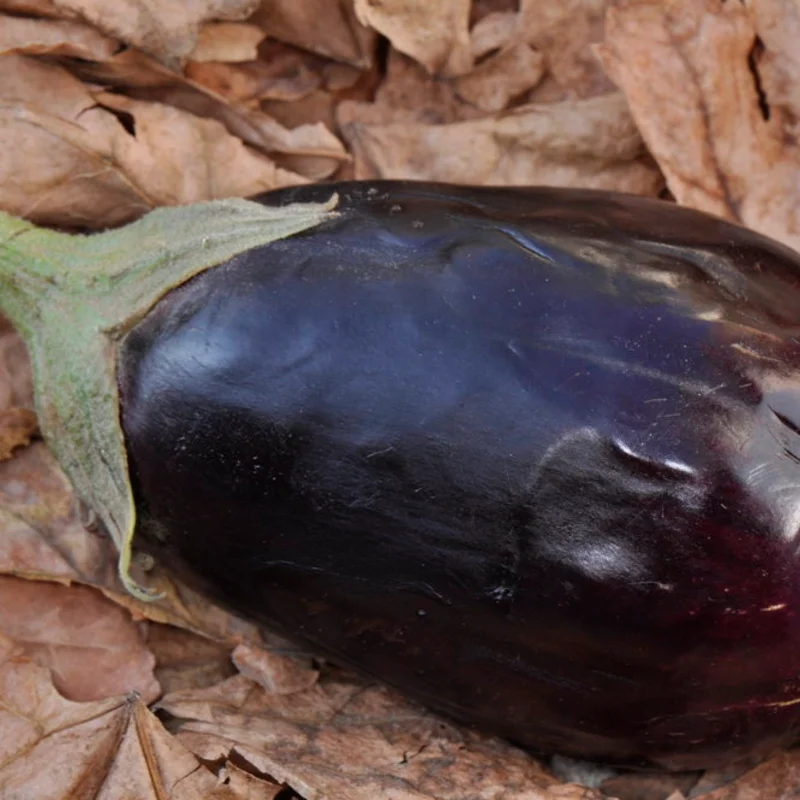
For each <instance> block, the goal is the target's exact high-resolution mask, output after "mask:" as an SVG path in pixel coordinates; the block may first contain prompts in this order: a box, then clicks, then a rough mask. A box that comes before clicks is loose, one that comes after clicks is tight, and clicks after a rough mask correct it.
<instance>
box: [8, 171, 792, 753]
mask: <svg viewBox="0 0 800 800" xmlns="http://www.w3.org/2000/svg"><path fill="white" fill-rule="evenodd" d="M333 191H335V192H336V193H337V194H338V197H339V203H338V206H337V209H336V214H335V215H328V216H327V217H324V218H320V220H319V221H318V223H315V224H314V225H313V226H307V229H306V230H304V231H303V232H300V233H297V234H296V235H292V236H289V237H288V238H282V239H280V240H278V241H274V242H271V243H269V244H266V245H264V246H259V247H252V248H250V249H246V250H245V251H244V252H241V253H240V254H239V255H236V256H234V257H233V258H230V259H229V260H227V261H224V263H219V264H218V266H215V267H214V268H209V269H205V270H204V271H201V272H200V273H199V274H197V275H196V276H194V277H191V278H190V279H189V280H187V281H186V282H184V283H183V284H182V285H180V286H178V287H177V288H173V289H171V290H170V291H169V292H167V293H166V294H164V295H163V296H162V297H160V299H157V300H156V301H154V304H153V305H152V308H150V309H148V312H147V313H145V314H143V315H141V316H140V318H138V319H136V320H135V321H134V322H132V323H131V324H130V325H128V326H126V327H125V329H124V332H123V335H120V337H119V347H118V350H117V351H116V352H115V359H116V361H115V363H116V367H117V378H118V386H119V391H120V395H121V402H122V416H121V420H122V429H123V431H124V438H125V443H126V447H127V456H128V459H129V463H130V470H131V477H132V481H133V494H134V497H135V500H136V505H137V510H138V520H139V527H138V529H137V535H138V536H139V538H138V539H137V541H138V542H139V544H140V545H141V546H145V547H149V548H152V549H153V550H155V551H156V552H160V553H162V554H164V553H165V554H167V557H168V558H169V559H171V560H173V561H174V562H175V563H177V564H179V565H180V566H181V568H182V569H184V570H186V571H187V573H188V574H190V575H191V576H193V579H194V580H196V581H198V582H199V584H200V585H201V586H202V587H203V588H204V589H205V590H206V591H207V592H208V593H209V594H210V595H211V596H213V597H214V598H215V599H217V600H218V601H220V602H222V603H224V604H226V605H227V606H229V607H231V608H233V609H235V610H237V611H239V612H241V613H244V614H246V615H248V616H249V617H251V618H253V619H255V620H258V621H261V622H263V623H266V624H267V625H269V626H271V627H273V628H276V629H278V630H280V631H281V632H283V633H284V634H286V635H288V636H290V637H293V638H294V639H296V640H299V641H301V642H305V643H307V644H308V645H310V646H311V647H312V648H313V649H314V650H315V651H316V652H318V653H320V654H322V655H324V656H327V657H329V658H331V659H332V660H334V661H336V662H338V663H342V664H346V665H350V666H352V667H355V668H356V669H358V670H360V671H362V672H364V673H366V674H369V675H372V676H375V677H377V678H379V679H380V680H382V681H385V682H387V683H389V684H392V685H394V686H396V687H398V688H400V689H401V690H403V691H404V692H406V693H407V694H408V695H410V696H413V697H415V698H417V699H419V700H421V701H422V702H423V703H424V704H426V705H427V706H429V707H431V708H433V709H436V710H438V711H441V712H444V713H446V714H448V715H450V716H451V717H454V718H457V719H460V720H462V721H464V722H466V723H469V724H472V725H477V726H479V727H480V728H482V729H485V730H489V731H494V732H497V733H499V734H501V735H503V736H506V737H508V738H509V739H511V740H513V741H515V742H518V743H520V744H522V745H525V746H528V747H530V748H534V749H536V750H539V751H545V752H557V753H562V754H569V755H572V756H576V757H581V758H589V759H598V760H604V761H609V762H612V763H615V764H626V765H635V766H660V767H666V768H669V769H695V768H701V767H708V766H714V765H720V764H723V763H725V762H726V761H728V760H731V759H734V758H737V757H741V756H745V755H759V754H766V753H768V752H769V751H771V750H772V749H774V748H776V747H778V746H780V745H784V744H787V743H789V742H791V741H793V740H794V739H795V738H796V737H797V732H798V727H799V726H800V620H798V616H797V615H798V611H800V561H799V559H798V553H797V550H798V528H799V527H800V372H799V371H800V258H798V256H797V255H796V254H795V253H794V252H793V251H790V250H789V249H787V248H785V247H783V246H781V245H779V244H777V243H775V242H772V241H770V240H768V239H766V238H764V237H763V236H760V235H758V234H756V233H753V232H751V231H748V230H746V229H743V228H740V227H738V226H735V225H732V224H730V223H727V222H724V221H722V220H718V219H716V218H713V217H710V216H706V215H703V214H700V213H697V212H694V211H690V210H687V209H682V208H679V207H677V206H675V205H671V204H667V203H662V202H658V201H654V200H647V199H642V198H638V197H631V196H625V195H615V194H609V193H601V192H594V191H578V190H564V189H546V188H543V189H494V188H491V189H490V188H459V187H448V186H442V185H427V184H413V183H349V184H338V185H334V186H305V187H300V188H296V189H291V190H284V191H281V192H277V193H272V194H270V195H267V196H264V197H262V198H259V200H260V202H262V203H264V204H267V205H275V206H283V205H284V204H287V203H317V202H321V201H325V200H327V199H328V198H329V197H330V195H331V193H332V192H333ZM2 302H3V296H2V290H0V304H2Z"/></svg>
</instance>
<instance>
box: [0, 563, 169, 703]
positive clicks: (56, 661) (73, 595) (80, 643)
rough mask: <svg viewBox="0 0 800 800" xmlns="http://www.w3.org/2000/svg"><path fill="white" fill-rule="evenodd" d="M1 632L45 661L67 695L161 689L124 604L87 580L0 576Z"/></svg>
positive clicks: (148, 698) (97, 696) (148, 693)
mask: <svg viewBox="0 0 800 800" xmlns="http://www.w3.org/2000/svg"><path fill="white" fill-rule="evenodd" d="M0 608H2V609H3V615H2V618H0V632H2V633H3V634H5V635H6V636H7V637H9V638H10V639H13V640H14V642H15V643H16V644H17V645H18V646H19V649H20V651H21V652H22V653H23V654H24V655H25V656H26V657H27V658H30V659H31V660H33V661H35V662H36V663H37V664H39V665H41V666H43V667H47V668H48V669H49V670H50V672H51V674H52V676H53V683H54V685H55V687H56V689H58V691H59V692H60V693H61V694H62V695H63V696H64V697H66V698H67V699H68V700H78V701H88V700H102V699H105V698H106V697H112V696H114V695H119V694H127V693H129V692H133V691H135V692H137V693H138V694H139V695H140V696H141V697H142V699H143V700H144V701H145V702H148V703H150V702H152V701H153V700H155V699H156V698H157V697H159V696H160V694H161V687H160V686H159V685H158V681H157V680H156V678H155V676H154V674H153V668H154V666H155V658H154V657H153V655H152V653H151V652H150V651H149V650H148V648H147V646H146V645H145V643H144V639H143V636H142V631H141V629H140V626H139V625H137V624H136V623H134V622H133V620H132V619H131V616H130V614H129V613H128V612H127V611H125V609H123V608H121V607H120V606H118V605H117V604H116V603H112V602H111V601H110V600H108V599H107V598H106V597H104V596H103V595H102V594H100V592H98V591H96V590H95V589H90V588H88V587H86V586H73V587H66V586H59V585H57V584H54V583H45V582H42V581H26V580H22V579H20V578H13V577H10V576H8V575H2V576H0Z"/></svg>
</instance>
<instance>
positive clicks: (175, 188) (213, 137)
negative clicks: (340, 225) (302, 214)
mask: <svg viewBox="0 0 800 800" xmlns="http://www.w3.org/2000/svg"><path fill="white" fill-rule="evenodd" d="M94 97H95V100H96V101H97V102H98V104H99V105H100V106H101V107H102V108H109V109H112V110H114V111H116V112H121V113H122V114H124V115H128V117H129V118H130V120H131V124H132V125H133V127H134V128H135V130H134V133H133V134H132V135H131V134H129V133H128V132H127V131H124V132H121V131H118V130H115V131H114V135H113V138H112V141H111V143H110V147H109V154H113V156H114V159H115V161H116V163H117V165H118V168H119V169H120V170H121V171H122V172H123V173H124V174H125V175H126V176H127V177H128V179H129V180H130V181H131V183H133V184H135V185H136V187H137V188H138V189H139V190H140V192H141V193H142V195H144V196H146V197H147V198H148V199H149V200H150V202H151V203H152V204H153V205H154V206H162V205H179V204H184V203H196V202H199V201H201V200H208V199H212V198H218V197H245V196H248V195H252V194H256V193H258V192H264V191H267V190H269V189H275V188H278V187H280V186H290V185H293V184H296V183H300V182H302V179H301V178H300V176H298V175H296V174H293V173H291V172H287V171H286V170H283V169H280V168H279V167H276V166H275V164H274V163H273V162H272V161H270V160H269V159H267V158H266V157H265V156H263V155H261V154H260V153H256V152H255V151H253V150H251V149H249V148H247V147H246V146H245V145H244V144H242V142H241V141H239V140H238V139H236V138H235V137H233V136H231V135H230V134H229V133H228V132H227V131H226V130H225V127H224V126H223V125H222V123H220V122H217V121H216V120H211V119H203V118H200V117H196V116H194V115H193V114H188V113H186V112H184V111H181V110H180V109H176V108H173V107H172V106H168V105H166V104H163V103H146V102H142V101H138V100H132V99H130V98H127V97H123V96H121V95H117V94H111V93H109V92H99V93H97V94H95V95H94Z"/></svg>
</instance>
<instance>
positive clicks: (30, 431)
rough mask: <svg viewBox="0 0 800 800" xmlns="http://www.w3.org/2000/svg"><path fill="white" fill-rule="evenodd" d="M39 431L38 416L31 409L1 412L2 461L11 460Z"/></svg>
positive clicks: (0, 449) (12, 409) (0, 446)
mask: <svg viewBox="0 0 800 800" xmlns="http://www.w3.org/2000/svg"><path fill="white" fill-rule="evenodd" d="M38 431H39V422H38V420H37V419H36V414H34V412H33V411H31V410H30V409H29V408H19V407H16V408H7V409H4V410H3V411H0V461H5V460H7V459H9V458H11V456H12V455H13V454H14V450H16V449H17V448H18V447H25V446H26V445H29V444H30V442H31V438H32V437H33V436H35V435H36V433H37V432H38Z"/></svg>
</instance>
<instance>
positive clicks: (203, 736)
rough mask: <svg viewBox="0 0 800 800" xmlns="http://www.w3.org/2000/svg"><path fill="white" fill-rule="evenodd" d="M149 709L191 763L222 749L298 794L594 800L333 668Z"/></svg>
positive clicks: (356, 798)
mask: <svg viewBox="0 0 800 800" xmlns="http://www.w3.org/2000/svg"><path fill="white" fill-rule="evenodd" d="M159 707H160V708H163V709H164V710H166V711H168V712H169V713H170V714H172V715H173V716H175V717H178V718H180V720H181V722H180V727H179V733H178V737H179V739H180V740H181V741H182V742H183V743H184V744H185V745H186V746H187V747H188V748H189V749H190V750H192V751H193V752H195V753H197V754H198V755H199V756H200V757H201V758H203V759H207V760H209V761H214V760H217V759H223V758H227V757H228V756H229V754H230V753H235V754H236V755H237V756H238V757H241V758H244V760H245V761H246V762H247V763H249V764H252V765H253V766H254V767H255V768H256V769H258V770H259V771H260V772H262V773H264V774H268V775H271V776H272V777H273V778H274V779H276V780H277V781H279V782H281V783H286V784H288V785H289V786H291V787H292V788H293V789H294V790H295V791H297V792H298V794H301V795H302V796H304V797H310V798H316V797H320V798H321V797H330V798H343V799H344V798H347V800H375V798H378V797H382V798H391V799H392V800H433V798H435V800H463V798H465V797H476V798H477V797H480V798H482V800H501V799H502V800H555V798H560V800H599V798H600V794H599V793H597V792H594V791H592V790H590V789H585V788H582V787H578V786H574V785H566V784H559V782H558V781H557V780H555V779H554V778H553V777H552V776H550V775H549V774H547V773H546V772H545V771H544V770H543V769H542V768H541V766H540V765H539V764H538V763H537V762H536V761H535V760H534V759H532V758H531V757H530V756H528V755H526V754H525V753H523V752H522V751H520V750H517V749H515V748H513V747H511V746H510V745H507V744H505V743H503V742H501V741H499V740H497V739H490V738H485V737H481V736H478V735H477V734H473V733H470V732H466V731H463V730H461V729H458V728H455V727H453V726H451V725H448V724H447V723H444V722H442V721H441V720H440V719H438V718H437V717H434V716H432V715H430V714H427V713H426V712H424V711H422V710H420V709H419V708H418V707H417V706H414V705H411V704H409V703H407V702H405V701H404V700H402V699H401V698H399V697H398V696H397V695H395V694H394V693H392V692H389V691H388V690H386V689H381V688H377V687H375V686H371V685H369V684H366V683H364V682H362V681H360V680H358V679H354V678H350V677H349V676H346V675H344V674H343V673H339V672H337V671H333V672H330V673H328V674H326V676H325V677H324V678H323V679H322V680H321V681H320V682H319V683H317V684H315V685H314V686H312V687H311V688H310V689H308V690H306V691H305V692H301V693H298V694H292V695H289V696H283V695H278V694H273V693H270V692H265V691H264V690H263V689H261V688H260V687H258V686H257V685H256V684H254V683H253V682H252V681H250V680H248V679H247V678H245V677H243V676H238V677H234V678H230V679H229V680H227V681H225V682H224V683H221V684H219V685H217V686H215V687H211V688H209V689H204V690H199V691H185V692H177V693H175V694H172V695H168V696H167V697H165V698H164V699H163V700H162V701H161V703H159Z"/></svg>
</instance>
